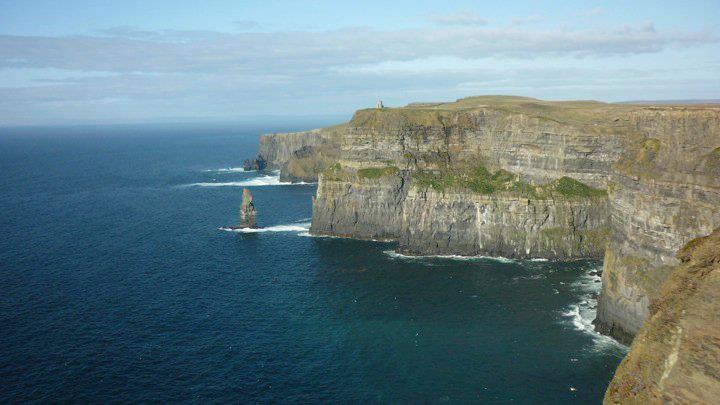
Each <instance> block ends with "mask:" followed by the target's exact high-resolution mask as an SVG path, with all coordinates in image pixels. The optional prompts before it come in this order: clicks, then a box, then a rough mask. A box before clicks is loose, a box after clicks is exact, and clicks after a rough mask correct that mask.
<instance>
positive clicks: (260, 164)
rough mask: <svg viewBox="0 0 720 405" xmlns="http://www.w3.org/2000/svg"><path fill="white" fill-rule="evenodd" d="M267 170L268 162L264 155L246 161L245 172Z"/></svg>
mask: <svg viewBox="0 0 720 405" xmlns="http://www.w3.org/2000/svg"><path fill="white" fill-rule="evenodd" d="M266 168H267V161H266V160H265V158H264V157H263V156H262V155H257V156H256V157H254V158H252V159H245V161H244V162H243V170H245V171H246V172H249V171H263V170H265V169H266Z"/></svg>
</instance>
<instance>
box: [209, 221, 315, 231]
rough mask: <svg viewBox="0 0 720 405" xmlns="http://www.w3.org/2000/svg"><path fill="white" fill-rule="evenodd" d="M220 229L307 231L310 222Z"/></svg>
mask: <svg viewBox="0 0 720 405" xmlns="http://www.w3.org/2000/svg"><path fill="white" fill-rule="evenodd" d="M219 229H220V230H221V231H226V232H235V233H263V232H307V231H309V230H310V223H309V222H304V223H294V224H286V225H274V226H268V227H265V228H243V229H233V228H219Z"/></svg>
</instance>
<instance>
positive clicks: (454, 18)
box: [429, 10, 487, 26]
mask: <svg viewBox="0 0 720 405" xmlns="http://www.w3.org/2000/svg"><path fill="white" fill-rule="evenodd" d="M429 20H430V21H432V22H433V23H435V24H438V25H464V26H471V25H486V24H487V20H486V19H485V18H483V17H482V16H481V15H480V14H478V13H476V12H474V11H469V10H464V11H457V12H454V13H451V14H433V15H431V16H430V17H429Z"/></svg>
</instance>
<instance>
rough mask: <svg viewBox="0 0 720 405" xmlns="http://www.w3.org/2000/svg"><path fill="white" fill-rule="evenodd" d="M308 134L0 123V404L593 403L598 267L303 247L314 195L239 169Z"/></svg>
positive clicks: (600, 358) (316, 242) (384, 247)
mask: <svg viewBox="0 0 720 405" xmlns="http://www.w3.org/2000/svg"><path fill="white" fill-rule="evenodd" d="M321 124H324V123H318V126H320V125H321ZM312 126H313V125H308V124H307V123H303V125H299V124H295V125H294V124H292V123H287V124H274V123H268V124H266V125H261V124H252V125H250V124H248V125H239V124H237V125H210V124H207V125H201V124H195V125H127V126H107V127H57V128H21V129H0V212H1V213H2V214H1V215H0V234H1V235H2V237H1V238H0V291H2V294H0V324H1V325H2V333H0V400H2V402H4V403H7V402H11V403H16V402H27V401H35V402H242V403H247V402H281V403H298V402H303V403H308V402H312V403H318V402H322V403H327V402H369V403H438V402H443V403H444V402H448V403H469V402H483V403H506V402H516V403H536V404H537V403H558V402H573V403H577V402H580V403H598V402H600V401H601V399H602V397H603V393H604V390H605V388H606V386H607V384H608V382H609V381H610V379H611V377H612V373H613V371H614V369H615V368H616V367H617V365H618V364H619V362H620V360H621V358H622V356H623V355H624V354H625V353H626V351H627V349H626V348H625V347H624V346H621V345H619V344H617V343H616V342H614V341H613V340H612V339H609V338H606V337H602V336H600V335H598V334H596V333H595V332H593V331H592V326H591V325H590V321H591V320H592V317H593V315H594V306H595V302H596V301H595V298H596V294H597V292H598V291H599V286H600V283H599V278H598V277H597V276H596V275H594V274H591V273H592V272H593V270H598V269H600V268H601V267H602V263H600V262H597V261H576V262H570V263H555V262H543V261H511V260H506V259H503V258H471V259H467V258H455V257H421V258H412V257H404V256H401V255H397V254H394V253H393V251H392V249H393V245H392V244H390V243H380V242H365V241H355V240H347V239H339V238H315V237H310V236H309V235H308V234H307V230H308V228H309V223H310V216H311V197H312V196H313V195H314V193H315V189H316V185H314V184H302V185H290V184H284V183H282V182H280V181H279V178H278V176H277V174H276V173H255V172H244V171H242V170H241V169H240V167H241V166H242V160H243V159H244V158H246V157H250V156H252V155H254V154H255V153H256V151H257V145H258V135H259V134H260V133H261V132H266V131H287V130H300V129H308V128H310V127H312ZM243 187H249V188H250V189H251V192H252V193H253V196H254V202H255V205H256V208H257V211H258V223H259V225H260V226H262V227H263V228H264V229H261V230H258V231H257V232H251V233H242V232H227V231H222V230H219V229H218V228H219V227H224V226H231V225H235V224H236V223H237V221H238V207H239V205H240V196H241V192H242V188H243Z"/></svg>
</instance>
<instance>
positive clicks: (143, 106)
mask: <svg viewBox="0 0 720 405" xmlns="http://www.w3.org/2000/svg"><path fill="white" fill-rule="evenodd" d="M559 3H560V2H542V1H519V2H511V1H503V2H484V1H482V2H481V1H422V0H416V1H382V2H380V1H363V2H352V3H350V2H339V1H292V2H290V1H287V2H286V1H270V0H265V1H177V0H176V1H151V0H145V1H122V2H120V1H63V2H58V1H34V0H24V1H3V0H0V10H2V11H1V12H0V125H24V124H54V123H93V122H135V121H167V120H170V121H172V120H233V119H241V118H243V117H247V116H256V115H280V116H290V115H326V114H348V115H349V114H350V113H352V111H354V110H356V109H358V108H362V107H366V106H370V105H373V104H374V101H375V100H376V99H377V98H382V99H383V100H384V101H385V103H386V104H387V105H391V106H394V105H403V104H406V103H408V102H412V101H443V100H454V99H457V98H460V97H465V96H470V95H476V94H516V95H525V96H532V97H538V98H544V99H597V100H602V101H621V100H638V99H645V100H647V99H653V100H654V99H709V98H712V99H717V98H720V29H719V28H718V27H720V3H718V2H717V1H694V2H659V1H657V2H651V1H632V2H628V1H617V2H585V1H572V2H565V3H564V4H559Z"/></svg>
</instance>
